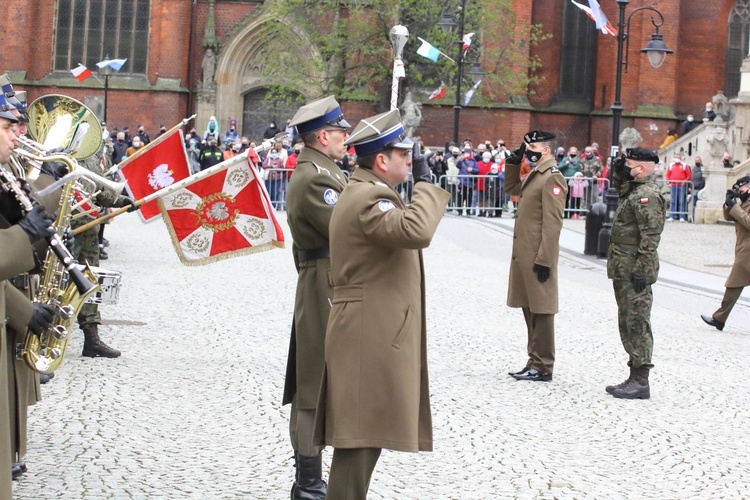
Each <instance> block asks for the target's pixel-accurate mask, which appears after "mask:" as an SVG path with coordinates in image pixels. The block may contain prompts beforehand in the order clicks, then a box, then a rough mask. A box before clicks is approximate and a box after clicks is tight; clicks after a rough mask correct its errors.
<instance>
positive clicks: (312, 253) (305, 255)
mask: <svg viewBox="0 0 750 500" xmlns="http://www.w3.org/2000/svg"><path fill="white" fill-rule="evenodd" d="M330 256H331V251H330V250H329V248H328V247H320V248H311V249H310V250H297V257H298V258H299V261H300V262H305V261H308V260H318V259H327V258H329V257H330Z"/></svg>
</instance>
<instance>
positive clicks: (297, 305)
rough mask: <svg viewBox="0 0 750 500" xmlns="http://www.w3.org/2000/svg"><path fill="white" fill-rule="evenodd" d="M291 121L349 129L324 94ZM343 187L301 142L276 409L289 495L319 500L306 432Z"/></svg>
mask: <svg viewBox="0 0 750 500" xmlns="http://www.w3.org/2000/svg"><path fill="white" fill-rule="evenodd" d="M291 123H292V124H293V125H294V126H296V127H297V130H298V131H299V133H300V134H301V135H303V136H304V135H305V134H307V133H311V132H315V131H316V130H320V129H322V128H324V127H334V128H339V129H346V128H348V127H349V123H347V122H346V121H345V120H344V119H343V114H342V113H341V108H340V107H339V104H338V103H337V102H336V100H335V99H334V98H333V97H332V96H330V97H326V98H323V99H319V100H317V101H314V102H312V103H310V104H307V105H305V106H302V107H301V108H300V109H299V111H298V112H297V113H296V114H295V116H294V118H293V119H292V122H291ZM345 185H346V176H345V174H344V173H343V172H342V171H341V169H340V168H339V167H338V166H337V165H336V163H334V159H332V158H330V157H329V156H327V155H326V154H324V153H323V152H321V151H319V150H317V149H315V147H314V146H313V145H305V147H304V148H303V150H302V152H301V153H300V155H299V157H298V158H297V167H296V168H295V170H294V174H293V175H292V177H291V179H290V180H289V186H288V187H287V200H286V211H287V221H288V223H289V229H290V231H291V233H292V240H293V241H292V254H293V256H294V265H295V267H296V269H297V289H296V293H295V299H294V318H293V321H292V333H291V339H290V343H289V356H288V359H287V367H286V380H285V384H284V396H283V400H282V404H284V405H286V404H290V403H291V404H292V410H291V415H290V423H289V433H290V438H291V442H292V448H293V449H294V452H295V466H296V467H297V474H296V478H295V483H294V485H293V490H292V495H293V498H309V497H308V496H305V495H310V497H312V498H324V496H325V483H323V482H322V479H321V475H322V462H321V455H320V454H321V452H322V451H323V446H319V445H316V444H314V443H313V436H312V432H313V425H314V419H315V410H316V408H317V403H318V391H319V390H320V380H321V377H322V375H323V360H324V348H325V335H326V325H327V323H328V313H329V311H330V310H331V299H332V298H333V286H332V283H331V281H330V273H331V259H330V256H329V255H330V254H329V242H328V237H329V232H328V225H329V221H330V219H331V214H332V213H333V208H334V207H335V206H336V202H337V201H338V197H339V194H340V193H341V191H343V189H344V186H345ZM295 494H296V496H295Z"/></svg>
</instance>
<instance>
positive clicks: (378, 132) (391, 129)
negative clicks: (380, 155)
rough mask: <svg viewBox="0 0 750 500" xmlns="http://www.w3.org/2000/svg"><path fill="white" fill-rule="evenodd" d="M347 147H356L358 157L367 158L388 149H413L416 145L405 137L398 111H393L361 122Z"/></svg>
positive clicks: (348, 141) (350, 137) (347, 142)
mask: <svg viewBox="0 0 750 500" xmlns="http://www.w3.org/2000/svg"><path fill="white" fill-rule="evenodd" d="M346 145H347V146H354V150H355V151H356V152H357V156H365V155H369V154H373V153H377V152H378V151H383V150H384V149H387V148H396V149H412V147H413V146H414V143H413V142H412V140H411V139H409V138H408V137H406V135H404V126H403V125H401V115H399V112H398V110H397V109H392V110H390V111H386V112H385V113H380V114H379V115H375V116H371V117H370V118H365V119H364V120H362V121H361V122H359V125H357V128H355V129H354V132H352V134H351V135H350V136H349V139H348V140H347V141H346Z"/></svg>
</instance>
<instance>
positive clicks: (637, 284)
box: [606, 148, 666, 399]
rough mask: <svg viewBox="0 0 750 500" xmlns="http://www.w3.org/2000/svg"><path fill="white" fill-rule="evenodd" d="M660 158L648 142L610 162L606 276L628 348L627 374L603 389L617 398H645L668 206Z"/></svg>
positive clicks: (623, 338)
mask: <svg viewBox="0 0 750 500" xmlns="http://www.w3.org/2000/svg"><path fill="white" fill-rule="evenodd" d="M658 161H659V157H658V155H657V154H656V152H654V151H651V150H650V149H646V148H631V149H628V150H627V152H626V154H625V156H624V157H620V158H615V160H614V161H613V162H612V164H613V172H612V184H613V187H614V188H615V189H616V190H617V192H618V193H619V195H620V204H619V206H618V207H617V212H616V213H615V218H614V221H613V222H612V236H611V237H610V240H609V251H608V255H607V277H608V278H609V279H611V280H612V286H613V288H614V291H615V300H616V301H617V320H618V324H619V327H620V339H621V340H622V345H623V347H624V348H625V352H627V353H628V357H629V359H628V366H629V367H630V376H629V377H628V379H627V380H625V381H624V382H622V383H620V384H617V385H608V386H607V387H606V390H607V392H608V393H610V394H611V395H612V396H614V397H616V398H621V399H648V398H650V397H651V390H650V387H649V383H648V374H649V370H651V368H653V367H654V365H653V364H651V354H652V352H653V346H654V337H653V334H652V333H651V305H652V304H653V299H654V295H653V292H652V290H651V285H652V284H654V283H656V278H657V276H658V275H659V254H658V253H657V251H656V249H657V247H658V246H659V241H660V239H661V232H662V230H663V229H664V219H665V216H666V213H665V210H666V206H665V203H664V197H663V196H662V195H661V193H660V192H659V188H658V186H657V185H656V182H655V179H654V168H655V167H656V163H657V162H658Z"/></svg>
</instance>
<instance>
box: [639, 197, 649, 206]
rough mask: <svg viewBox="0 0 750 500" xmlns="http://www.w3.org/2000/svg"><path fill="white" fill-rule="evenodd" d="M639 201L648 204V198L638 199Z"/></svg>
mask: <svg viewBox="0 0 750 500" xmlns="http://www.w3.org/2000/svg"><path fill="white" fill-rule="evenodd" d="M638 202H639V203H640V204H641V205H647V204H648V198H641V199H640V200H638Z"/></svg>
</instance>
